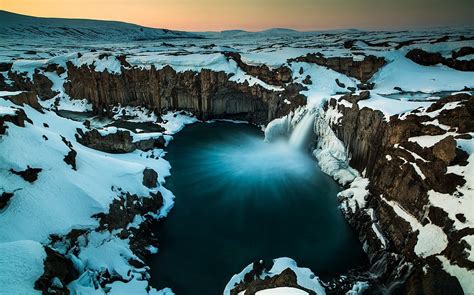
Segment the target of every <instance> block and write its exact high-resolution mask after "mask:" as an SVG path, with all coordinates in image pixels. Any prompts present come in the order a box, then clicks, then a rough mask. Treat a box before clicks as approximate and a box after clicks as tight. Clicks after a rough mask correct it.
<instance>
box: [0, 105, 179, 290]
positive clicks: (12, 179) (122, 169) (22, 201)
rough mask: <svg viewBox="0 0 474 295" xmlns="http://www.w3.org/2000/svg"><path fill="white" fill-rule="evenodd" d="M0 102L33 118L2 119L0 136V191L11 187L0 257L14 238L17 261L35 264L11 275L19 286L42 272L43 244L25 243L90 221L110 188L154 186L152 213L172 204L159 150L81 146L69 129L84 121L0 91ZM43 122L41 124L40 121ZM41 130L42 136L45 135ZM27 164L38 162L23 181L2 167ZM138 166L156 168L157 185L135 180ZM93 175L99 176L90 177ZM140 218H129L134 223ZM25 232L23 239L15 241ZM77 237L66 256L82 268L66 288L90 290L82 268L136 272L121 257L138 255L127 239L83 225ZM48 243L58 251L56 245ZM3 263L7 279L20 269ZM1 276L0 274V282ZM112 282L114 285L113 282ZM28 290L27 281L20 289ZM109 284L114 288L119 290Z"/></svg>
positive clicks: (0, 229) (0, 224) (139, 190)
mask: <svg viewBox="0 0 474 295" xmlns="http://www.w3.org/2000/svg"><path fill="white" fill-rule="evenodd" d="M0 108H1V109H2V110H11V109H13V108H22V109H23V110H24V111H25V112H26V114H27V116H28V117H29V118H30V119H31V120H32V121H33V122H34V124H33V125H32V124H30V123H26V126H25V127H18V126H16V125H13V124H11V123H9V122H7V123H6V124H7V125H8V127H9V128H8V129H7V135H6V136H2V137H1V139H0V141H1V145H0V187H1V188H2V191H5V192H13V193H14V197H13V198H11V200H10V201H9V203H8V205H7V207H6V209H5V210H2V212H1V217H2V218H0V249H3V248H4V247H7V248H5V249H6V250H5V251H3V250H2V251H1V253H0V261H2V259H3V261H9V259H13V258H15V257H12V256H6V253H8V251H7V250H8V249H10V248H8V247H13V246H12V245H17V244H18V246H17V247H16V248H17V249H18V251H20V250H21V251H22V253H23V254H21V253H19V252H14V251H13V250H12V251H11V252H12V253H14V255H16V256H17V257H16V258H18V259H19V261H20V262H19V263H23V261H26V262H24V265H25V264H29V265H31V267H32V270H35V268H34V266H35V265H39V266H38V270H37V271H36V272H35V271H31V272H29V273H28V275H31V276H35V278H33V277H31V279H30V280H29V281H25V284H23V285H21V284H20V283H18V285H19V286H20V287H21V288H23V286H25V287H24V288H27V286H26V283H28V284H29V285H28V286H30V287H31V286H32V284H33V283H34V281H35V280H36V279H37V277H39V275H41V274H42V268H43V262H42V257H44V254H41V253H43V252H44V251H43V250H42V251H43V252H41V253H39V252H38V250H35V248H34V246H31V245H36V246H37V247H42V246H41V244H48V243H49V236H50V235H51V234H59V235H65V234H67V233H68V232H69V231H70V230H71V229H74V228H76V229H77V228H81V229H87V228H95V227H96V226H97V225H98V222H97V220H96V219H95V218H91V216H92V215H93V214H95V213H98V212H107V211H108V207H109V204H110V203H111V202H112V201H113V200H114V198H115V197H116V196H117V195H118V188H120V189H122V190H123V191H127V192H130V193H131V194H136V195H138V196H145V197H146V196H148V195H149V193H150V191H159V192H161V193H162V195H163V198H164V206H163V208H162V209H161V210H160V212H157V213H158V214H156V215H154V216H155V217H156V218H161V217H163V216H166V215H167V214H168V212H169V210H170V209H171V208H172V206H173V195H172V193H171V192H170V191H168V190H167V189H165V188H164V187H163V186H162V184H163V183H164V178H165V177H167V176H168V175H169V170H170V165H169V163H168V162H167V161H165V160H164V159H162V158H158V159H152V158H149V157H148V156H149V154H150V153H151V152H152V151H150V152H141V151H136V152H133V153H129V154H108V153H103V152H100V151H97V150H93V149H90V148H87V147H85V146H82V145H81V144H79V143H78V142H77V141H76V139H75V136H74V135H75V134H76V129H77V128H79V129H83V128H84V126H83V125H82V123H79V122H75V121H72V120H69V119H65V118H62V117H59V116H57V115H56V114H55V113H53V112H51V111H45V112H44V114H43V113H40V112H38V111H36V110H34V109H33V108H31V107H29V106H23V107H18V106H15V105H13V104H12V103H11V102H10V101H6V100H4V99H0ZM43 123H46V124H47V125H48V126H49V127H45V126H44V125H43ZM111 129H114V128H111ZM115 129H116V128H115ZM115 131H116V130H115ZM43 135H44V136H46V137H47V138H48V140H45V139H44V138H43ZM152 135H153V134H152ZM61 136H63V137H64V138H65V139H66V140H68V141H70V142H71V144H72V146H73V149H74V150H75V151H77V156H76V164H77V171H75V170H73V169H72V168H71V166H69V165H67V164H66V163H65V162H64V161H63V158H64V156H65V155H66V154H67V153H68V152H69V148H68V147H67V146H66V144H65V143H64V142H63V141H62V139H61ZM134 136H138V137H140V136H141V135H134ZM148 136H150V135H148ZM38 155H41V157H38ZM27 166H30V167H34V168H41V169H42V171H41V172H39V174H38V179H37V180H36V181H35V182H34V183H28V182H25V181H24V180H23V179H22V178H21V177H19V176H17V175H14V174H12V173H10V172H9V170H10V169H15V170H17V171H18V170H24V169H26V168H27ZM146 167H149V168H152V169H154V170H155V171H157V172H158V175H159V177H158V181H159V184H160V186H159V187H158V188H156V189H154V190H150V189H148V188H146V187H145V186H143V185H142V178H143V174H142V173H143V170H144V169H145V168H146ZM98 179H100V181H97V180H98ZM65 192H67V193H65ZM142 220H143V219H140V218H135V220H134V221H133V226H138V225H139V223H140V222H141V221H142ZM25 240H26V241H29V242H22V241H25ZM27 243H29V244H27ZM25 245H27V246H28V245H30V246H31V249H26V246H25ZM80 245H81V248H80V251H79V252H78V256H77V257H75V258H74V259H75V261H76V264H77V265H78V269H80V270H82V273H81V277H80V278H79V279H78V280H77V281H75V282H73V283H71V285H70V286H69V288H70V289H71V290H72V291H73V293H74V291H75V290H76V291H77V292H84V293H85V294H89V293H95V288H94V282H93V277H94V275H93V274H89V272H90V271H98V270H104V269H108V270H109V271H110V272H112V273H116V274H119V275H120V276H122V277H123V278H126V279H128V280H132V279H133V277H141V276H142V275H141V272H143V270H142V271H141V272H140V271H139V272H138V273H137V271H138V270H136V269H135V268H133V267H132V266H130V265H129V263H128V259H129V258H134V259H138V258H137V257H136V256H135V255H134V254H133V253H132V252H131V250H130V247H129V245H128V240H121V239H119V238H118V237H117V236H116V233H109V232H96V231H90V232H89V233H88V234H87V235H86V237H85V238H81V240H80ZM41 249H42V248H41ZM56 250H58V251H65V249H64V248H62V247H61V248H58V249H56ZM34 251H36V252H34ZM15 253H18V254H15ZM28 259H29V260H28ZM34 259H38V261H36V260H34ZM3 266H5V267H8V266H10V267H12V269H11V273H12V277H7V278H8V279H9V280H10V279H11V280H12V282H15V278H16V276H18V275H20V276H21V275H25V274H24V273H23V272H22V271H23V268H20V267H19V265H18V264H15V263H9V264H4V263H2V264H1V265H0V267H3ZM13 268H15V269H13ZM37 272H38V273H39V274H38V275H37ZM2 273H4V272H3V271H2ZM25 276H27V275H25ZM28 278H29V277H28ZM2 279H3V277H2V278H0V282H1V280H2ZM30 281H32V282H33V283H31V282H30ZM145 282H146V281H145ZM131 285H132V283H130V286H131ZM133 285H134V286H136V288H142V287H143V281H140V280H138V281H137V280H133ZM115 287H116V288H118V290H122V289H121V288H120V286H118V287H117V286H115ZM145 287H146V286H145ZM76 288H77V289H76ZM19 290H20V291H21V289H19ZM92 290H93V291H94V292H92ZM137 290H138V289H137ZM144 291H145V289H142V292H144ZM32 292H33V291H32V289H31V290H29V291H28V292H27V293H28V294H29V293H32ZM117 292H118V293H117V294H120V291H117ZM168 294H169V292H168Z"/></svg>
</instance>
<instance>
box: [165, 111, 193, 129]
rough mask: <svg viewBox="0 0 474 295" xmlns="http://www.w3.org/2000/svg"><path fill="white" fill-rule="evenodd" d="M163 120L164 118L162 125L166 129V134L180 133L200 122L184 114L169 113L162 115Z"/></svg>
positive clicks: (188, 114)
mask: <svg viewBox="0 0 474 295" xmlns="http://www.w3.org/2000/svg"><path fill="white" fill-rule="evenodd" d="M161 118H163V121H164V123H161V124H160V125H161V127H163V128H165V129H166V134H175V133H178V132H179V131H181V130H182V129H183V128H184V126H186V125H188V124H193V123H196V122H198V119H196V117H193V116H192V115H191V114H190V113H183V112H168V113H166V114H164V115H162V116H161Z"/></svg>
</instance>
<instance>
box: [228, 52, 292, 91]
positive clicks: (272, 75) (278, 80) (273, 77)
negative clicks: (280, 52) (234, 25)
mask: <svg viewBox="0 0 474 295" xmlns="http://www.w3.org/2000/svg"><path fill="white" fill-rule="evenodd" d="M224 55H225V56H226V57H227V58H228V59H232V60H233V61H235V62H236V63H237V65H238V66H239V67H240V68H241V69H242V70H243V71H244V72H246V73H247V74H249V75H251V76H254V77H256V78H258V79H260V80H262V81H263V82H265V83H268V84H270V85H277V86H283V85H285V84H286V83H290V82H291V80H292V79H291V77H292V73H291V70H290V68H288V67H286V66H281V67H279V68H276V69H270V68H269V67H268V66H267V65H265V64H262V65H258V66H254V65H249V64H246V63H245V62H243V61H242V57H241V56H240V54H239V53H236V52H224Z"/></svg>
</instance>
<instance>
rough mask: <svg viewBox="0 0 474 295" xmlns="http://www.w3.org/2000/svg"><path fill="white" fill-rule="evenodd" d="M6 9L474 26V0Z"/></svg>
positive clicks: (40, 2)
mask: <svg viewBox="0 0 474 295" xmlns="http://www.w3.org/2000/svg"><path fill="white" fill-rule="evenodd" d="M0 10H7V11H11V12H16V13H21V14H27V15H33V16H44V17H63V18H89V19H104V20H119V21H125V22H130V23H135V24H140V25H143V26H148V27H157V28H167V29H174V30H186V31H208V30H210V31H222V30H229V29H245V30H249V31H258V30H263V29H268V28H292V29H297V30H303V31H305V30H325V29H339V28H361V29H404V28H406V29H410V28H424V27H433V26H446V25H462V24H474V17H473V14H474V0H291V1H288V0H287V1H284V0H231V1H229V0H227V1H226V0H99V1H97V0H0Z"/></svg>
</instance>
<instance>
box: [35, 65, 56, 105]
mask: <svg viewBox="0 0 474 295" xmlns="http://www.w3.org/2000/svg"><path fill="white" fill-rule="evenodd" d="M33 84H34V89H35V91H36V93H37V94H38V96H39V97H40V98H42V99H50V98H53V97H55V96H56V95H57V94H58V93H57V92H54V91H53V90H52V89H51V88H52V87H53V82H51V80H49V79H48V77H46V76H45V75H43V74H40V73H39V72H38V71H36V72H35V73H34V74H33Z"/></svg>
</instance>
